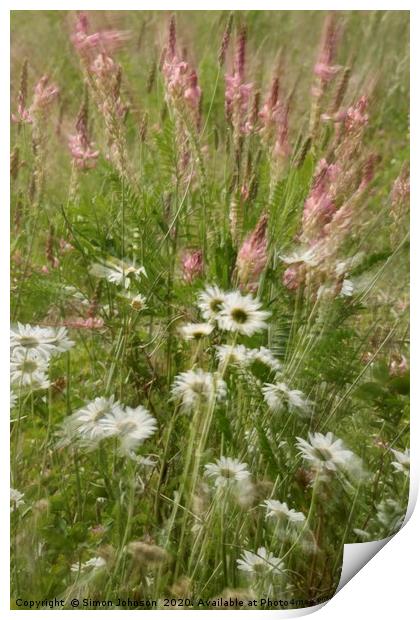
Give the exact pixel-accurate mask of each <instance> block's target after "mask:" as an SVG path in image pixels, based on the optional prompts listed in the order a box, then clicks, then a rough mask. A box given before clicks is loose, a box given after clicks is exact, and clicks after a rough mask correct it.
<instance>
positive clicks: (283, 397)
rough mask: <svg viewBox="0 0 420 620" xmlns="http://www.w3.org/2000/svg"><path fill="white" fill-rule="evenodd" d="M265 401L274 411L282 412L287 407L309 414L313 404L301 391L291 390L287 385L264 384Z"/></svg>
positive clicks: (279, 383)
mask: <svg viewBox="0 0 420 620" xmlns="http://www.w3.org/2000/svg"><path fill="white" fill-rule="evenodd" d="M262 393H263V396H264V400H265V402H266V403H267V405H268V406H269V408H270V409H271V410H272V411H280V410H281V409H283V407H284V406H285V405H287V406H288V407H289V409H290V410H293V409H299V410H300V411H302V412H303V413H307V411H308V409H309V407H310V405H311V402H310V401H309V400H307V398H306V397H305V394H304V393H303V392H301V391H300V390H291V389H290V388H289V387H288V386H287V385H286V384H285V383H281V382H278V383H264V386H263V388H262Z"/></svg>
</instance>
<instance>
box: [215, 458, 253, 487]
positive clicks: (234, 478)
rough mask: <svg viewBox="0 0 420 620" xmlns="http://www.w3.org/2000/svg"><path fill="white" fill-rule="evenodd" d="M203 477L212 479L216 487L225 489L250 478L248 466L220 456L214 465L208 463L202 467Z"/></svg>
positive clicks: (236, 460)
mask: <svg viewBox="0 0 420 620" xmlns="http://www.w3.org/2000/svg"><path fill="white" fill-rule="evenodd" d="M204 469H205V475H206V476H208V477H210V478H214V484H215V486H216V487H226V486H230V485H232V484H235V483H238V482H244V481H246V480H248V479H249V478H250V475H251V474H250V473H249V471H248V465H247V464H246V463H241V462H240V461H238V459H232V458H230V457H226V456H222V457H220V459H218V460H217V461H216V462H215V463H208V464H207V465H205V467H204Z"/></svg>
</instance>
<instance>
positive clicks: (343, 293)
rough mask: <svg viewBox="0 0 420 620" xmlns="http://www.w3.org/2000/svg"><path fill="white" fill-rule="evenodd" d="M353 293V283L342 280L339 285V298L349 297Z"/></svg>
mask: <svg viewBox="0 0 420 620" xmlns="http://www.w3.org/2000/svg"><path fill="white" fill-rule="evenodd" d="M353 293H354V284H353V282H352V281H351V280H349V279H348V278H344V280H343V282H342V285H341V290H340V297H351V296H352V295H353Z"/></svg>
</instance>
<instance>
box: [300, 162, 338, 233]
mask: <svg viewBox="0 0 420 620" xmlns="http://www.w3.org/2000/svg"><path fill="white" fill-rule="evenodd" d="M339 173H340V168H339V167H338V166H337V165H336V164H327V162H326V160H325V159H322V160H321V161H320V162H319V163H318V166H317V169H316V172H315V180H314V182H313V185H312V188H311V190H310V192H309V196H308V197H307V199H306V201H305V206H304V209H303V222H302V223H303V232H304V236H305V237H306V238H307V239H311V240H315V239H316V238H317V237H318V236H319V235H320V234H322V232H323V227H324V226H325V225H326V224H327V223H328V222H329V221H331V218H332V217H333V215H334V213H335V204H334V200H333V197H334V182H335V181H336V179H337V177H338V175H339Z"/></svg>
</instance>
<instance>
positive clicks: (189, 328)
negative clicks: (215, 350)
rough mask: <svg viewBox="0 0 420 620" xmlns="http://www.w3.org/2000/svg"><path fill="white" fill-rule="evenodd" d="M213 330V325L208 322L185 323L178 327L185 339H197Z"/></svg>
mask: <svg viewBox="0 0 420 620" xmlns="http://www.w3.org/2000/svg"><path fill="white" fill-rule="evenodd" d="M213 330H214V325H210V324H209V323H187V324H186V325H182V327H180V330H179V331H180V332H181V334H182V335H183V337H184V338H185V340H199V339H200V338H204V337H205V336H209V335H210V334H211V332H212V331H213Z"/></svg>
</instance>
